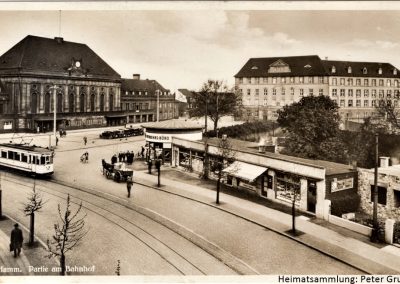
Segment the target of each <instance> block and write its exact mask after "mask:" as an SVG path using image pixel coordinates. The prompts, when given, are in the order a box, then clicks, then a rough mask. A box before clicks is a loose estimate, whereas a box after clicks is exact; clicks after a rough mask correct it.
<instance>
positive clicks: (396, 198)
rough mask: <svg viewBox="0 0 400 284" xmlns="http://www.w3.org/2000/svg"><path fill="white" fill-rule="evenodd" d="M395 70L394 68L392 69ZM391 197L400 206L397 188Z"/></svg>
mask: <svg viewBox="0 0 400 284" xmlns="http://www.w3.org/2000/svg"><path fill="white" fill-rule="evenodd" d="M394 70H396V69H394ZM393 197H394V204H393V205H394V207H396V208H399V207H400V191H398V190H393Z"/></svg>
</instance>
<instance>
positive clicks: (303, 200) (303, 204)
mask: <svg viewBox="0 0 400 284" xmlns="http://www.w3.org/2000/svg"><path fill="white" fill-rule="evenodd" d="M307 185H308V182H307V179H305V178H301V179H300V206H299V208H300V210H304V211H307V190H308V188H307Z"/></svg>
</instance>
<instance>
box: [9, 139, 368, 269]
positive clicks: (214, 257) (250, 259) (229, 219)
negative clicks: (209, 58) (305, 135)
mask: <svg viewBox="0 0 400 284" xmlns="http://www.w3.org/2000/svg"><path fill="white" fill-rule="evenodd" d="M99 132H100V131H91V132H86V133H85V132H76V133H71V134H70V133H69V134H68V135H67V137H65V138H61V139H60V141H59V145H58V147H57V149H56V155H55V165H54V168H55V173H54V176H53V180H48V181H47V180H40V181H37V186H36V188H37V189H38V190H40V191H41V192H42V194H43V196H44V199H46V200H48V202H47V203H46V205H45V207H44V208H43V210H42V211H41V212H39V213H38V214H37V217H36V233H37V236H38V237H39V238H40V239H42V240H44V241H45V240H46V239H48V238H50V237H51V235H52V234H53V224H54V223H55V222H57V221H58V220H57V217H58V216H57V204H61V207H62V208H63V206H64V203H65V198H66V194H67V193H69V194H70V195H71V198H72V201H73V202H74V203H75V205H74V206H75V208H76V206H77V204H79V203H80V201H82V202H83V207H84V211H85V212H86V213H87V218H86V224H87V227H88V229H89V231H88V234H87V236H86V237H85V238H84V239H83V241H82V244H81V245H80V246H78V247H76V248H75V249H74V250H73V251H72V252H71V253H70V255H67V262H68V265H85V266H92V265H95V271H94V272H93V273H88V274H95V275H113V274H114V271H115V268H116V265H117V260H120V261H121V274H123V275H218V274H220V275H235V274H238V273H240V271H238V269H235V268H236V267H239V266H240V265H242V266H243V267H246V269H248V270H246V271H252V272H253V273H251V274H360V273H361V272H360V271H358V270H356V269H354V268H352V267H350V266H348V265H346V264H344V263H342V262H339V261H337V260H335V259H332V258H330V257H328V256H325V255H323V254H321V253H319V252H317V251H315V250H313V249H311V248H308V247H306V246H304V245H301V244H299V243H297V242H294V241H292V240H290V239H288V238H286V237H283V236H281V235H278V234H276V233H275V232H273V231H270V230H268V229H265V228H264V227H260V226H259V225H257V224H254V223H251V222H249V221H247V220H244V219H242V218H240V217H238V216H234V215H232V214H229V213H227V212H224V211H222V210H219V209H218V208H215V207H211V206H208V205H207V204H204V203H199V202H196V201H195V200H191V199H188V198H182V197H181V196H178V195H174V194H170V193H168V192H166V191H160V190H157V189H155V188H151V187H147V186H143V185H139V184H137V183H134V185H133V188H132V196H131V198H129V199H128V198H127V191H126V184H125V183H116V182H114V181H112V180H108V179H106V178H105V176H103V175H102V173H101V159H103V158H104V159H106V160H107V161H108V162H109V161H110V158H111V156H112V155H113V154H114V153H117V152H118V151H125V150H129V151H132V150H133V151H134V153H135V154H136V153H137V152H138V151H139V150H140V148H141V146H142V145H144V137H143V136H139V137H131V138H127V139H116V140H101V139H99V138H98V134H99ZM83 136H86V137H87V138H88V143H87V145H86V146H84V144H83ZM35 143H37V145H38V144H40V143H43V144H42V145H43V146H46V143H48V137H47V139H46V136H41V137H40V138H35ZM84 151H88V152H89V162H88V163H81V162H80V161H79V157H80V156H81V155H82V153H83V152H84ZM137 163H143V162H137ZM139 166H140V165H139ZM145 175H147V173H146V172H145V171H144V170H143V171H135V173H134V182H140V181H141V179H143V177H145ZM151 178H154V181H156V177H155V176H152V177H151ZM162 178H163V177H162ZM165 178H168V177H165ZM59 183H62V184H64V185H61V184H59ZM32 185H33V180H32V179H30V178H27V177H17V176H15V175H13V174H10V173H7V174H5V175H4V174H3V182H2V188H3V204H4V205H3V207H4V212H5V213H6V214H8V215H10V216H12V217H13V218H15V219H17V220H19V221H20V222H21V223H23V224H24V225H25V226H28V225H29V218H28V217H25V216H24V215H23V212H22V210H21V208H22V205H20V204H22V203H23V202H24V201H25V199H26V196H27V194H28V193H29V192H30V191H31V189H32ZM79 189H83V191H82V190H79ZM10 200H12V202H10ZM16 204H18V206H16ZM144 211H146V212H150V213H146V214H147V216H146V214H142V213H143V212H144ZM152 214H153V215H154V216H156V217H157V221H156V220H154V219H152V218H150V217H149V216H152ZM160 220H161V221H160ZM163 220H165V222H167V221H168V222H169V221H172V222H173V223H174V224H177V225H179V226H180V227H182V228H184V230H186V231H187V232H191V233H192V234H193V240H191V239H188V238H185V237H183V236H182V233H179V232H178V233H177V232H174V231H173V230H171V229H170V228H167V227H166V226H164V225H163V222H164V221H163ZM196 238H197V239H198V238H202V239H204V240H205V242H206V243H207V242H208V243H209V246H210V247H216V248H218V250H220V251H219V254H218V253H214V252H210V251H208V252H207V251H205V250H203V249H202V248H201V247H200V246H199V245H198V242H197V243H196V241H195V239H196ZM221 251H222V253H221ZM221 255H223V256H225V257H228V256H229V257H230V258H231V259H232V261H231V263H228V264H226V263H224V262H223V261H221V259H220V257H221ZM232 263H233V264H232ZM231 264H232V265H231ZM236 264H237V266H236ZM242 266H240V267H242ZM248 273H250V272H248Z"/></svg>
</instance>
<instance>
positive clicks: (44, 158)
mask: <svg viewBox="0 0 400 284" xmlns="http://www.w3.org/2000/svg"><path fill="white" fill-rule="evenodd" d="M45 162H46V157H45V156H41V157H40V164H41V165H44V164H46V163H45Z"/></svg>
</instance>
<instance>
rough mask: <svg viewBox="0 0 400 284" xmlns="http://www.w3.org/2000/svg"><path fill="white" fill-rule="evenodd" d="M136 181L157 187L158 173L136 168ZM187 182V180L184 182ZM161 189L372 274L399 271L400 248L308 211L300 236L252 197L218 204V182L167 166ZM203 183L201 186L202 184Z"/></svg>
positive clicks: (285, 218)
mask: <svg viewBox="0 0 400 284" xmlns="http://www.w3.org/2000/svg"><path fill="white" fill-rule="evenodd" d="M134 180H135V182H136V183H139V184H140V183H141V184H144V185H147V186H153V187H157V174H156V171H154V170H153V171H152V175H149V174H148V173H147V171H146V170H142V171H140V170H136V171H135V178H134ZM182 181H184V182H182ZM161 185H162V186H161V188H160V190H164V191H168V192H171V193H174V194H177V195H181V196H185V197H186V198H190V199H192V200H196V201H199V202H202V203H205V204H207V205H209V206H214V207H218V208H219V209H220V210H224V211H226V212H229V213H231V214H234V215H237V216H241V217H242V218H245V219H247V220H248V221H250V222H253V223H256V224H258V225H260V226H263V227H265V228H268V229H270V230H273V231H275V232H276V233H278V234H280V235H284V236H286V237H288V238H291V239H293V240H294V241H297V242H299V243H302V244H304V245H306V246H308V247H312V248H314V249H316V250H318V251H320V252H321V253H323V254H326V255H329V256H331V257H333V258H335V259H337V260H339V261H342V262H344V263H346V264H348V265H350V266H353V267H355V268H357V269H360V270H361V271H363V272H365V273H368V274H399V273H400V266H399V265H398V264H399V263H400V248H398V247H395V246H391V245H384V244H373V243H371V242H369V239H368V238H367V237H365V236H363V235H360V234H357V233H354V232H352V231H350V230H347V229H344V228H341V227H338V226H335V225H333V224H330V223H328V222H326V221H323V220H319V219H315V218H314V220H311V219H310V218H308V217H306V216H304V214H302V215H300V216H297V217H296V229H297V230H298V231H300V234H299V235H298V236H295V237H294V236H293V235H292V234H290V232H289V230H290V229H291V227H292V216H291V215H290V214H287V213H284V212H281V211H278V210H275V209H271V208H269V207H266V206H265V205H260V204H257V203H254V202H251V201H249V200H246V199H243V198H238V197H234V196H232V195H229V194H224V193H220V205H216V203H215V194H216V193H215V182H212V181H207V182H204V181H202V180H199V179H198V178H196V177H194V176H193V175H192V174H188V173H184V172H180V171H177V170H175V169H172V168H168V169H167V168H166V169H165V170H164V171H162V174H161ZM200 185H201V186H200Z"/></svg>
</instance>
